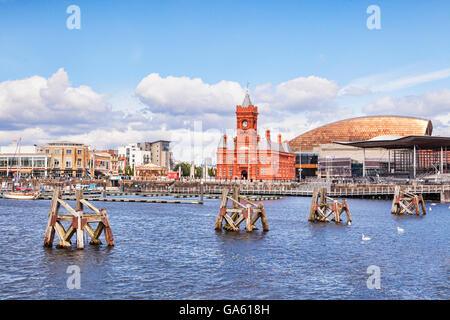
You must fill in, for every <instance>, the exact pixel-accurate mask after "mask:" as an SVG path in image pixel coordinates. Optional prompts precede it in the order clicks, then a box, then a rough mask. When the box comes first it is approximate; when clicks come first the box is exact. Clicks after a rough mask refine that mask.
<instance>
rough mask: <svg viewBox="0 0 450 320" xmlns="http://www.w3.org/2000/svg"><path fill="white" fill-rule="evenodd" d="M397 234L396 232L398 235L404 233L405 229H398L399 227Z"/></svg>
mask: <svg viewBox="0 0 450 320" xmlns="http://www.w3.org/2000/svg"><path fill="white" fill-rule="evenodd" d="M397 232H398V233H402V232H405V229H403V228H400V227H397Z"/></svg>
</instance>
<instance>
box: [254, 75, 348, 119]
mask: <svg viewBox="0 0 450 320" xmlns="http://www.w3.org/2000/svg"><path fill="white" fill-rule="evenodd" d="M338 89H339V86H338V85H337V84H336V83H335V82H334V81H331V80H328V79H325V78H320V77H316V76H309V77H299V78H295V79H292V80H289V81H285V82H282V83H280V84H278V85H276V86H273V85H272V84H266V85H262V86H258V87H256V88H255V99H256V100H257V101H260V104H261V105H264V106H265V107H266V109H272V110H273V109H275V110H282V111H309V110H312V109H317V108H321V107H324V106H327V105H329V104H330V103H332V102H333V100H334V99H335V98H336V96H337V93H338Z"/></svg>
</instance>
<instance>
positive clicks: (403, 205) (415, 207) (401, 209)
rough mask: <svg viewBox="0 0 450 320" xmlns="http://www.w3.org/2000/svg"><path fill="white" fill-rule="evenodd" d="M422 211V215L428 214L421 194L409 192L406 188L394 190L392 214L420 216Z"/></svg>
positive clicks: (398, 187) (396, 187)
mask: <svg viewBox="0 0 450 320" xmlns="http://www.w3.org/2000/svg"><path fill="white" fill-rule="evenodd" d="M421 209H422V214H423V215H426V214H427V209H426V206H425V201H424V200H423V196H422V195H421V194H419V195H417V194H414V193H412V192H409V191H407V190H406V189H405V188H401V187H400V186H395V189H394V199H393V200H392V207H391V213H392V214H404V213H407V214H410V215H412V214H414V212H415V213H416V215H420V211H421Z"/></svg>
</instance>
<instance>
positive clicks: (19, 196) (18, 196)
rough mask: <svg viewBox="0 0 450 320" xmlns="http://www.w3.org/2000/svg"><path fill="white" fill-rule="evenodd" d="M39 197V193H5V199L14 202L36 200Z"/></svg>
mask: <svg viewBox="0 0 450 320" xmlns="http://www.w3.org/2000/svg"><path fill="white" fill-rule="evenodd" d="M38 197H39V192H33V193H31V192H5V193H3V199H12V200H36V199H37V198H38Z"/></svg>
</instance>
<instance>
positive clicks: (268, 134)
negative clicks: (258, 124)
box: [266, 129, 270, 141]
mask: <svg viewBox="0 0 450 320" xmlns="http://www.w3.org/2000/svg"><path fill="white" fill-rule="evenodd" d="M266 138H267V141H270V130H269V129H267V130H266Z"/></svg>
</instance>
